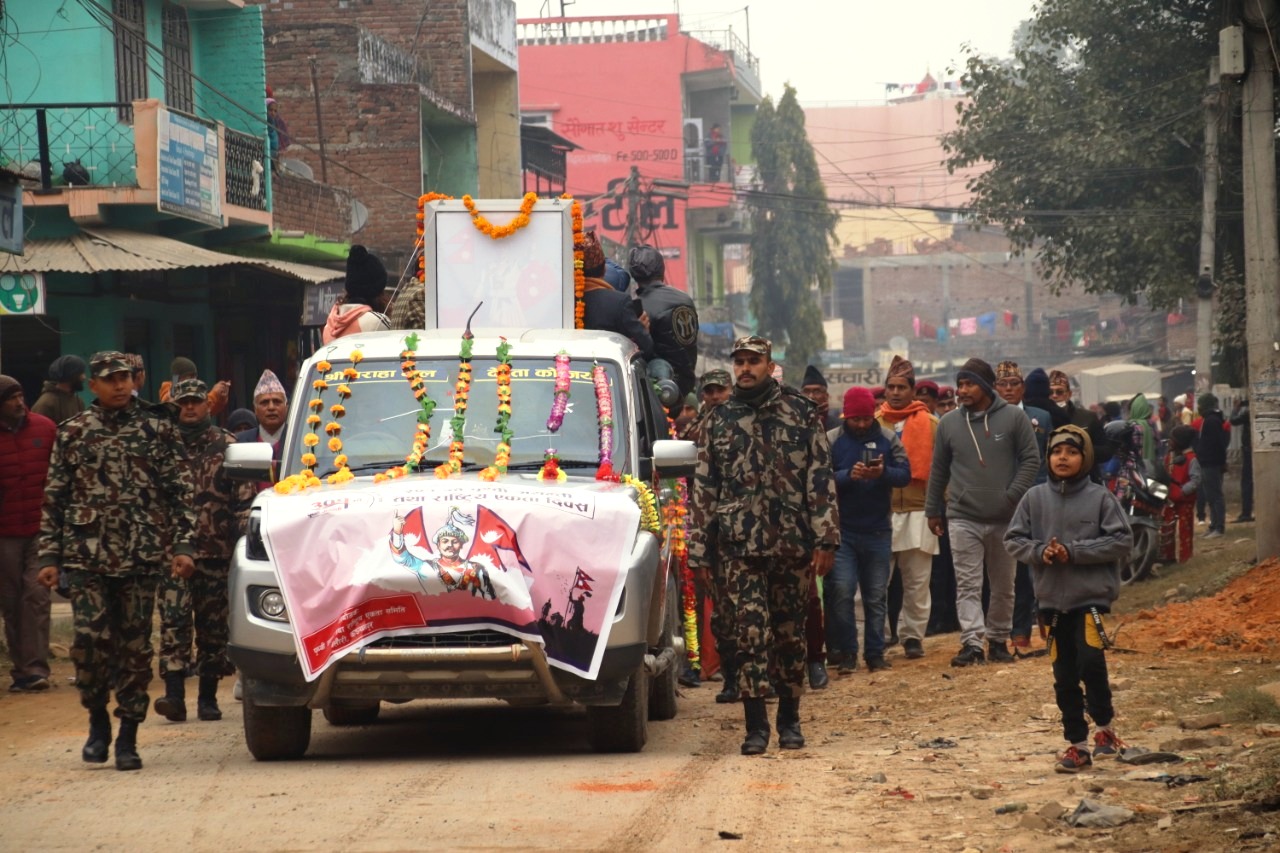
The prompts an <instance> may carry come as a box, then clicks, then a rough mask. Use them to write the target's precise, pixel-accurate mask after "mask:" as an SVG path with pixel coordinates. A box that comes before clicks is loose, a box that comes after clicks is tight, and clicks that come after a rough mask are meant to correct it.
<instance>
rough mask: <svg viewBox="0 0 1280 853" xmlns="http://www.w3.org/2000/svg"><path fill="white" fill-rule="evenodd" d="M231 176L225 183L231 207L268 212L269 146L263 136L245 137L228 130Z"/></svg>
mask: <svg viewBox="0 0 1280 853" xmlns="http://www.w3.org/2000/svg"><path fill="white" fill-rule="evenodd" d="M225 133H226V140H227V152H226V157H225V158H224V159H225V160H226V164H227V174H226V175H225V176H224V180H223V183H224V185H225V186H226V188H227V189H226V200H227V204H234V205H238V206H239V207H248V208H251V209H253V210H266V209H267V175H266V166H267V142H266V140H265V139H263V138H262V137H261V136H253V135H251V134H248V133H241V132H240V131H238V130H232V129H231V128H229V127H228V128H227V129H226V131H225Z"/></svg>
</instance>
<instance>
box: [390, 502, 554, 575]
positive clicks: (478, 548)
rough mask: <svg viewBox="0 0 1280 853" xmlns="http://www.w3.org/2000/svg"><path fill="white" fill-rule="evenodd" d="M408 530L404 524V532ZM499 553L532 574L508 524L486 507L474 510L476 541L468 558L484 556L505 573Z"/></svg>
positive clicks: (418, 510)
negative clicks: (505, 554)
mask: <svg viewBox="0 0 1280 853" xmlns="http://www.w3.org/2000/svg"><path fill="white" fill-rule="evenodd" d="M414 512H416V513H418V518H419V519H421V518H422V509H421V508H419V509H416V510H414ZM408 531H409V528H408V526H407V524H406V526H405V532H406V533H407V532H408ZM499 551H508V552H510V553H511V554H512V555H514V557H515V561H516V562H517V563H519V564H520V568H522V569H524V570H525V571H526V572H529V573H530V574H533V567H532V566H530V565H529V561H528V560H526V559H525V556H524V552H523V551H521V550H520V540H519V539H517V538H516V532H515V530H514V529H512V527H511V525H510V524H507V523H506V522H505V521H503V520H502V518H501V517H500V516H499V515H498V514H497V513H496V512H494V511H493V510H491V509H489V508H488V507H487V506H481V507H479V508H478V509H477V510H476V541H475V542H473V543H472V545H471V553H470V556H471V557H472V558H473V559H474V558H475V557H476V555H480V554H482V555H484V556H486V557H488V558H489V559H490V560H491V561H493V564H494V565H495V566H497V567H498V568H500V569H502V570H503V571H506V568H507V564H506V562H505V561H503V559H502V557H501V555H500V554H498V552H499Z"/></svg>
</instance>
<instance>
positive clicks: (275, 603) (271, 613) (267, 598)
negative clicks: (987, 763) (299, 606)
mask: <svg viewBox="0 0 1280 853" xmlns="http://www.w3.org/2000/svg"><path fill="white" fill-rule="evenodd" d="M251 595H253V596H254V603H255V605H256V606H255V607H254V609H255V610H257V612H258V615H259V616H261V617H262V618H263V619H270V620H271V621H273V622H288V621H289V610H288V608H287V607H285V605H284V596H283V595H281V594H280V590H278V589H276V588H275V587H273V586H272V587H262V586H259V587H254V588H253V589H252V590H251Z"/></svg>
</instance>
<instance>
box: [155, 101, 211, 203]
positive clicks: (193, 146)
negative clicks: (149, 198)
mask: <svg viewBox="0 0 1280 853" xmlns="http://www.w3.org/2000/svg"><path fill="white" fill-rule="evenodd" d="M156 130H157V137H158V140H157V145H156V149H157V151H158V154H159V176H160V181H159V183H160V191H159V194H158V198H157V205H156V206H157V207H158V208H159V209H160V210H161V211H163V212H164V213H171V214H173V215H175V216H182V217H185V218H187V219H194V220H196V221H197V222H204V223H206V224H208V225H215V226H217V227H219V228H221V227H222V226H223V224H224V223H223V219H222V169H221V167H220V164H219V152H218V131H217V129H216V128H213V127H209V126H208V125H206V124H202V123H201V122H199V121H196V120H195V119H193V118H188V117H187V116H184V115H181V114H180V113H175V112H170V111H169V110H166V109H161V110H159V112H158V114H157V117H156Z"/></svg>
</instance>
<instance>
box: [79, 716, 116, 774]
mask: <svg viewBox="0 0 1280 853" xmlns="http://www.w3.org/2000/svg"><path fill="white" fill-rule="evenodd" d="M109 746H111V715H110V714H108V713H107V709H106V708H92V709H90V711H89V739H88V740H87V741H85V742H84V749H82V750H80V757H81V758H82V759H84V760H85V761H87V762H89V763H90V764H105V763H106V762H107V747H109Z"/></svg>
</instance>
